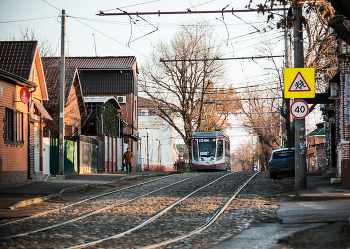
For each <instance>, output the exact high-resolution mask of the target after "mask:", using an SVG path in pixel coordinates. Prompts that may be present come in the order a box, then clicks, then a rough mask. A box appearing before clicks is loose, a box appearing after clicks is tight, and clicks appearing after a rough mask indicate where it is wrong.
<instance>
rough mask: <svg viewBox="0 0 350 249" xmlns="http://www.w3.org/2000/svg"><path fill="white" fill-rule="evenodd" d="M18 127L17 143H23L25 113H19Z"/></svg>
mask: <svg viewBox="0 0 350 249" xmlns="http://www.w3.org/2000/svg"><path fill="white" fill-rule="evenodd" d="M16 126H17V132H16V136H17V138H16V139H17V141H18V142H23V113H22V112H17V120H16Z"/></svg>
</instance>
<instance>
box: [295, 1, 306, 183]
mask: <svg viewBox="0 0 350 249" xmlns="http://www.w3.org/2000/svg"><path fill="white" fill-rule="evenodd" d="M294 16H295V18H296V19H295V21H294V68H303V67H304V50H303V42H302V40H303V27H302V23H301V16H302V5H301V4H300V5H298V6H297V7H295V8H294ZM294 127H295V188H296V189H301V188H306V143H305V118H301V119H294Z"/></svg>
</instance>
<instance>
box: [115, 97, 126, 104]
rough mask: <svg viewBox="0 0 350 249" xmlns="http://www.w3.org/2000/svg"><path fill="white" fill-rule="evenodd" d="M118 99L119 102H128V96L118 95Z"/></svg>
mask: <svg viewBox="0 0 350 249" xmlns="http://www.w3.org/2000/svg"><path fill="white" fill-rule="evenodd" d="M117 101H118V103H119V104H125V103H126V96H118V97H117Z"/></svg>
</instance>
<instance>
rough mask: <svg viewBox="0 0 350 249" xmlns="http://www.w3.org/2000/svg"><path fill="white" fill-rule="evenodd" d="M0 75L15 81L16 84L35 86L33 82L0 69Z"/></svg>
mask: <svg viewBox="0 0 350 249" xmlns="http://www.w3.org/2000/svg"><path fill="white" fill-rule="evenodd" d="M0 77H2V78H6V79H7V80H10V81H15V82H16V83H17V84H20V85H21V86H30V87H31V86H32V87H36V84H35V83H34V82H31V81H29V80H26V79H24V78H22V77H20V76H18V75H16V74H13V73H9V72H7V71H5V70H2V69H0Z"/></svg>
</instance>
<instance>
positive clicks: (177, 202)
mask: <svg viewBox="0 0 350 249" xmlns="http://www.w3.org/2000/svg"><path fill="white" fill-rule="evenodd" d="M234 173H236V172H232V173H229V174H225V175H223V176H221V177H219V178H218V179H216V180H214V181H212V182H210V183H208V184H207V185H205V186H202V187H200V188H198V189H196V190H195V191H193V192H191V193H190V194H188V195H186V196H185V197H183V198H182V199H180V200H178V201H176V202H174V203H173V204H171V205H170V206H168V207H167V208H165V209H163V210H162V211H161V212H159V213H158V214H156V215H155V216H153V217H151V218H149V219H148V220H146V221H144V222H143V223H141V224H140V225H138V226H136V227H134V228H132V229H129V230H127V231H125V232H123V233H119V234H116V235H113V236H110V237H107V238H104V239H100V240H96V241H92V242H89V243H86V244H82V245H77V246H73V247H69V249H76V248H84V247H87V246H92V245H96V244H99V243H102V242H104V241H107V240H111V239H117V238H120V237H123V236H125V235H127V234H130V233H132V232H134V231H136V230H138V229H140V228H142V227H144V226H146V225H147V224H149V223H151V222H152V221H154V220H156V219H158V218H159V217H160V216H162V215H163V214H164V213H166V212H167V211H169V210H170V209H172V208H173V207H175V206H176V205H177V204H179V203H181V202H182V201H184V200H186V199H187V198H188V197H190V196H191V195H194V194H195V193H197V192H198V191H200V190H202V189H203V188H206V187H208V186H210V185H212V184H213V183H215V182H217V181H219V180H220V179H222V178H224V177H226V176H229V175H231V174H234Z"/></svg>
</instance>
